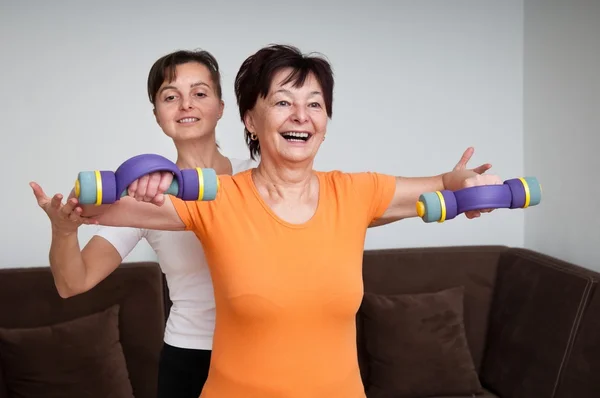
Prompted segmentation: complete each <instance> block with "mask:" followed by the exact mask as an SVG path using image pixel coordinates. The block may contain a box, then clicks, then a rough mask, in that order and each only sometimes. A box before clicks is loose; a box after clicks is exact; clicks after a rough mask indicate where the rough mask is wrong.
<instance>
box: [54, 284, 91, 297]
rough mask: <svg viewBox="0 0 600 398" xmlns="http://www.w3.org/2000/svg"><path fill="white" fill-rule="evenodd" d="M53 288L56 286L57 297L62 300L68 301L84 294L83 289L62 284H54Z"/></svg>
mask: <svg viewBox="0 0 600 398" xmlns="http://www.w3.org/2000/svg"><path fill="white" fill-rule="evenodd" d="M54 286H56V291H57V292H58V295H59V296H60V297H61V298H63V299H68V298H71V297H74V296H77V295H79V294H81V293H83V292H84V290H83V289H76V288H74V287H72V286H68V285H66V284H62V283H55V284H54Z"/></svg>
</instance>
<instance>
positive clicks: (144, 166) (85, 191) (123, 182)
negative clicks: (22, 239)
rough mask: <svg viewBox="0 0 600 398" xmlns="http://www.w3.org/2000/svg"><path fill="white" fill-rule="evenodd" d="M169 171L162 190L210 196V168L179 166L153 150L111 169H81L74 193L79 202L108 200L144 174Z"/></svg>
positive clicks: (215, 184)
mask: <svg viewBox="0 0 600 398" xmlns="http://www.w3.org/2000/svg"><path fill="white" fill-rule="evenodd" d="M159 171H170V172H171V173H173V175H174V178H173V182H172V183H171V186H170V187H169V189H168V190H167V191H166V192H165V193H166V194H170V195H173V196H176V197H178V198H180V199H183V200H190V201H191V200H203V201H205V200H206V201H208V200H214V199H215V197H216V196H217V192H218V190H219V179H218V177H217V174H216V172H215V171H214V170H213V169H203V168H195V169H183V170H180V169H179V168H178V167H177V165H175V163H173V162H171V161H170V160H168V159H166V158H164V157H162V156H160V155H155V154H143V155H138V156H134V157H132V158H131V159H128V160H126V161H125V162H123V164H121V165H120V166H119V168H118V169H117V170H116V171H115V172H114V173H113V172H112V171H104V170H94V171H82V172H80V173H79V174H78V176H77V180H76V181H75V196H76V197H77V198H78V199H79V202H80V203H81V204H95V205H98V206H99V205H101V204H110V203H114V202H116V201H117V200H119V199H120V198H122V197H123V196H126V195H127V188H128V187H129V185H131V183H132V182H134V181H135V180H137V179H139V178H141V177H143V176H144V175H146V174H150V173H154V172H159Z"/></svg>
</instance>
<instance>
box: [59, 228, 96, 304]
mask: <svg viewBox="0 0 600 398" xmlns="http://www.w3.org/2000/svg"><path fill="white" fill-rule="evenodd" d="M50 269H51V271H52V275H53V277H54V284H55V285H56V289H57V290H58V294H59V295H60V296H61V297H63V298H66V297H70V296H72V295H74V294H76V292H79V291H80V290H81V288H80V286H82V285H83V284H84V283H85V280H86V272H87V271H86V267H85V262H84V260H83V255H82V254H81V249H80V247H79V238H78V237H77V233H66V234H63V233H59V232H54V231H53V232H52V242H51V245H50Z"/></svg>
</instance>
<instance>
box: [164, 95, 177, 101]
mask: <svg viewBox="0 0 600 398" xmlns="http://www.w3.org/2000/svg"><path fill="white" fill-rule="evenodd" d="M174 99H175V96H174V95H169V96H166V97H165V99H164V100H165V101H166V102H169V101H173V100H174Z"/></svg>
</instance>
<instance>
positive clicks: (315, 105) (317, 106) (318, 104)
mask: <svg viewBox="0 0 600 398" xmlns="http://www.w3.org/2000/svg"><path fill="white" fill-rule="evenodd" d="M308 106H310V107H311V108H321V104H320V103H318V102H312V103H310V104H309V105H308Z"/></svg>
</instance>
